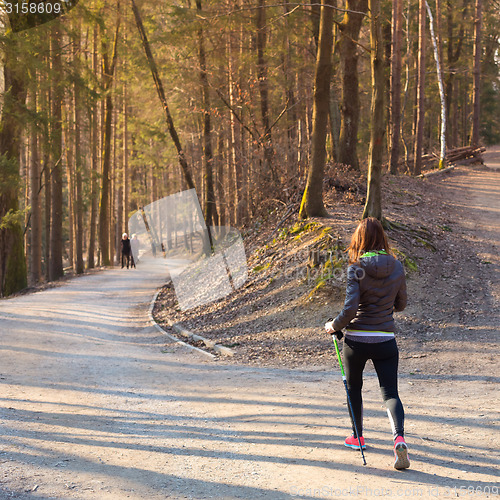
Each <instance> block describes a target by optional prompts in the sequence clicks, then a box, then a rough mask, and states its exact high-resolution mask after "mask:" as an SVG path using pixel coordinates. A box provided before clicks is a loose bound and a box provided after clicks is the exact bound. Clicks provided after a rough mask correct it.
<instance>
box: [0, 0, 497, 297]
mask: <svg viewBox="0 0 500 500" xmlns="http://www.w3.org/2000/svg"><path fill="white" fill-rule="evenodd" d="M14 3H16V2H14ZM26 3H27V4H28V5H30V4H40V3H43V2H26ZM45 3H47V4H48V3H50V2H45ZM52 3H53V4H55V3H54V2H52ZM75 3H77V4H76V5H75V6H74V7H73V8H72V9H71V10H69V11H68V12H66V13H64V15H62V16H61V17H58V18H57V19H55V20H50V21H49V22H43V21H45V20H42V21H40V22H36V23H35V24H36V25H29V26H21V27H19V25H18V24H17V25H16V22H19V16H18V18H17V19H16V18H15V15H14V14H12V12H9V9H10V8H9V7H8V6H9V5H11V4H8V3H6V2H2V4H3V6H2V5H1V4H0V10H1V11H2V12H1V14H0V16H1V19H2V25H3V28H2V30H1V31H2V34H1V35H0V37H1V42H0V43H1V48H0V50H1V53H2V56H3V57H2V63H1V71H2V75H1V77H0V94H1V117H0V296H8V295H10V294H13V293H16V292H18V291H20V290H23V289H25V288H26V287H28V286H35V285H36V284H38V283H41V282H47V281H54V280H57V279H59V278H61V277H62V276H64V274H65V273H68V272H72V273H75V274H81V273H83V272H85V270H87V269H92V268H95V267H101V266H112V265H115V264H116V263H117V262H118V260H119V252H120V239H121V235H122V233H123V232H128V227H127V222H128V220H129V217H130V215H131V214H133V213H134V212H135V211H137V210H138V209H140V208H141V207H143V206H145V205H147V204H149V203H152V202H154V201H156V200H158V199H160V198H162V197H165V196H168V195H171V194H174V193H177V192H179V191H183V190H185V189H192V188H195V189H196V192H197V194H198V197H199V200H200V204H201V206H202V208H203V214H204V217H205V221H206V223H207V226H210V225H213V226H225V225H231V226H233V227H237V228H239V229H240V230H243V232H244V230H245V228H249V227H252V225H254V224H256V223H257V221H258V219H259V217H260V215H262V214H263V213H266V212H268V211H269V210H272V209H273V207H275V206H276V205H283V204H287V203H289V202H290V201H295V202H296V203H299V204H300V217H302V218H307V217H312V216H322V215H324V214H325V208H324V206H323V202H322V192H323V179H324V175H325V171H326V169H327V168H328V169H336V168H349V169H354V170H360V171H362V172H365V173H366V175H367V183H368V193H367V197H366V205H365V207H364V211H363V213H362V214H361V213H360V217H361V216H365V217H366V216H375V217H377V218H379V219H382V218H383V212H382V208H383V202H382V200H381V197H380V185H381V183H382V182H384V179H385V178H386V176H387V175H411V176H418V175H420V174H421V173H422V172H423V171H425V170H426V169H434V168H436V169H437V168H444V167H445V166H446V164H447V162H449V161H451V159H452V158H453V157H456V155H457V154H461V152H466V153H468V154H476V153H477V152H478V151H480V148H481V147H482V146H486V145H490V144H498V143H500V74H499V64H500V54H499V47H500V45H499V44H500V34H499V31H498V26H499V23H500V1H498V0H490V1H489V2H484V5H483V1H482V0H392V1H388V0H321V2H320V1H318V2H314V1H313V2H292V1H286V0H280V1H275V0H172V1H170V2H164V1H157V0H150V1H149V2H143V1H141V0H108V1H106V2H104V1H100V0H80V1H79V2H75ZM19 4H20V2H19ZM23 5H24V4H23ZM21 20H22V19H21ZM28 24H29V23H28ZM16 26H17V27H16ZM454 155H455V156H454Z"/></svg>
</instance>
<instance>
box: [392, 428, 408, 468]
mask: <svg viewBox="0 0 500 500" xmlns="http://www.w3.org/2000/svg"><path fill="white" fill-rule="evenodd" d="M394 457H395V459H396V461H395V462H394V468H395V469H398V470H402V469H408V467H410V457H409V456H408V445H407V444H406V443H405V440H404V438H403V436H398V437H397V438H396V441H395V442H394Z"/></svg>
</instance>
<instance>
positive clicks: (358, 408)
mask: <svg viewBox="0 0 500 500" xmlns="http://www.w3.org/2000/svg"><path fill="white" fill-rule="evenodd" d="M369 359H371V360H372V361H373V365H374V366H375V371H376V372H377V375H378V380H379V384H380V390H381V392H382V397H383V398H384V401H385V404H386V406H387V413H388V415H389V420H390V421H391V427H392V432H393V434H394V439H396V437H397V436H403V435H404V410H403V405H402V403H401V400H400V399H399V395H398V360H399V351H398V346H397V345H396V340H395V339H391V340H387V341H385V342H377V343H375V344H369V343H365V342H356V341H353V340H350V339H345V342H344V364H345V367H344V368H345V375H346V379H347V387H348V389H349V394H350V396H351V404H352V409H353V412H354V415H355V418H356V424H357V425H358V430H359V433H360V435H361V436H362V435H363V400H362V397H361V388H362V387H363V370H364V368H365V365H366V362H367V361H368V360H369ZM351 421H352V415H351ZM352 429H353V433H355V430H354V424H353V426H352Z"/></svg>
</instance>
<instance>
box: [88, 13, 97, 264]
mask: <svg viewBox="0 0 500 500" xmlns="http://www.w3.org/2000/svg"><path fill="white" fill-rule="evenodd" d="M97 29H98V27H97V23H96V24H95V26H94V40H93V49H92V69H93V71H94V73H95V74H97V71H98V56H97ZM98 112H99V107H98V106H97V104H96V103H95V102H93V103H92V104H91V105H90V108H89V123H90V149H91V167H90V168H91V172H90V203H91V206H90V221H89V241H88V248H87V268H88V269H94V267H95V253H96V252H95V243H96V233H97V215H98V211H99V193H98V184H97V180H98V178H99V173H100V169H99V160H98V155H97V151H98V149H99V132H98V116H97V115H98Z"/></svg>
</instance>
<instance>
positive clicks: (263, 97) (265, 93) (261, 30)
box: [255, 0, 278, 186]
mask: <svg viewBox="0 0 500 500" xmlns="http://www.w3.org/2000/svg"><path fill="white" fill-rule="evenodd" d="M266 22H267V21H266V0H259V5H258V9H257V17H256V23H255V24H256V29H257V80H258V82H259V94H260V112H261V116H262V127H263V129H264V131H263V134H262V144H263V147H264V177H265V178H267V177H268V176H269V173H270V174H271V179H272V181H273V183H274V184H275V186H278V177H277V174H276V171H275V167H274V148H273V140H272V135H271V122H270V118H269V82H268V79H267V60H266V57H265V51H266V45H267V24H266Z"/></svg>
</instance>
